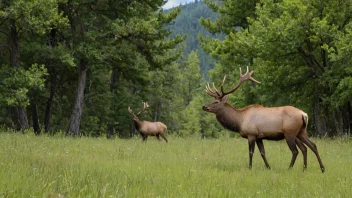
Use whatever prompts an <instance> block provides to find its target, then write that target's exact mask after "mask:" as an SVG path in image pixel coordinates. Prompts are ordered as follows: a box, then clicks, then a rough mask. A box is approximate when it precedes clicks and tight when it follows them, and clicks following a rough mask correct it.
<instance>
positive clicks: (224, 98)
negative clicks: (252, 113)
mask: <svg viewBox="0 0 352 198" xmlns="http://www.w3.org/2000/svg"><path fill="white" fill-rule="evenodd" d="M228 100H229V95H226V96H224V97H223V98H222V99H221V102H222V103H227V101H228Z"/></svg>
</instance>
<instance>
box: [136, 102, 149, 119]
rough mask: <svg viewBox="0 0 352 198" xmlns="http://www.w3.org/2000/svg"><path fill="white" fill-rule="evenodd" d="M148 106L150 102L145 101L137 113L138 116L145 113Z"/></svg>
mask: <svg viewBox="0 0 352 198" xmlns="http://www.w3.org/2000/svg"><path fill="white" fill-rule="evenodd" d="M148 107H149V105H148V103H147V102H143V108H142V109H141V110H140V111H139V112H138V113H137V116H139V115H140V114H141V113H143V112H144V111H145V110H146V109H147V108H148Z"/></svg>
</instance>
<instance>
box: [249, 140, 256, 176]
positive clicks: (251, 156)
mask: <svg viewBox="0 0 352 198" xmlns="http://www.w3.org/2000/svg"><path fill="white" fill-rule="evenodd" d="M255 139H256V138H255V136H248V148H249V169H251V168H252V158H253V154H254V148H255Z"/></svg>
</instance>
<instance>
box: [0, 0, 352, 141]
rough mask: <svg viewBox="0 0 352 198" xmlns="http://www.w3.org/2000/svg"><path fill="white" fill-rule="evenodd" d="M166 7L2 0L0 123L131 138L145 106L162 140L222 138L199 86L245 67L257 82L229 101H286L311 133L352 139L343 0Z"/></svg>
mask: <svg viewBox="0 0 352 198" xmlns="http://www.w3.org/2000/svg"><path fill="white" fill-rule="evenodd" d="M164 3H165V2H164V1H162V0H147V1H137V0H129V1H110V0H109V1H100V0H95V1H86V0H45V1H44V0H32V1H26V0H4V1H1V2H0V7H1V11H0V28H1V29H0V53H1V57H0V65H1V68H0V124H1V125H2V126H4V127H6V128H10V129H13V130H14V131H27V130H33V132H34V133H36V134H41V133H49V134H57V133H63V134H69V135H75V136H78V135H86V136H107V137H113V136H119V137H131V136H132V135H133V134H134V133H135V130H134V126H133V122H132V117H131V115H130V114H129V113H128V111H127V108H128V107H129V106H130V107H131V108H132V109H133V110H134V111H138V110H139V109H141V108H142V107H143V103H142V102H143V101H147V102H148V104H149V105H150V107H149V109H148V111H146V112H145V113H144V114H143V115H142V119H146V120H150V121H161V122H163V123H165V124H166V125H167V126H168V133H172V134H176V135H180V136H185V137H186V136H189V135H202V136H203V137H218V136H219V135H221V134H223V133H222V131H224V129H223V128H222V127H221V126H220V125H219V124H218V123H217V121H216V119H215V117H214V116H213V115H211V114H208V113H205V112H203V111H202V109H201V107H202V106H203V105H204V104H206V103H208V102H210V101H211V100H212V98H211V97H209V96H208V95H206V93H205V91H204V87H205V84H206V82H207V81H210V82H215V84H216V85H219V84H220V82H221V80H222V78H223V76H224V75H227V76H228V79H227V81H226V84H225V85H224V87H225V89H226V88H227V89H230V88H231V86H234V85H235V83H236V82H237V80H238V78H239V71H238V68H239V67H242V68H244V67H247V66H249V67H250V69H251V70H254V71H255V78H256V79H257V80H259V81H261V84H259V85H256V86H254V85H251V84H250V83H246V84H244V85H242V87H241V89H239V90H238V91H237V92H236V93H235V94H232V95H231V97H230V100H231V101H230V103H231V104H233V105H234V106H236V107H238V108H241V107H244V106H246V105H249V104H253V103H257V104H261V105H264V106H278V105H293V106H296V107H298V108H300V109H302V110H304V111H305V112H307V113H308V115H310V126H309V128H310V130H309V133H310V134H314V135H319V136H324V135H330V136H334V135H340V134H350V130H351V127H352V116H351V113H352V108H351V97H352V75H351V74H352V66H351V56H350V54H351V51H352V45H350V43H351V40H352V22H351V18H352V3H351V2H350V1H341V2H340V1H334V0H327V1H321V0H311V1H303V0H290V1H288V0H284V1H274V2H273V1H269V0H261V1H259V0H256V1H255V0H249V1H242V0H223V1H216V0H213V1H211V0H206V1H196V2H195V3H192V4H187V5H185V6H184V7H183V8H182V7H177V8H174V9H171V10H168V11H164V10H162V9H161V6H162V5H163V4H164ZM191 8H192V9H191ZM209 8H210V9H211V10H212V11H210V10H209ZM178 17H180V19H178ZM182 21H184V23H182ZM190 22H191V23H190ZM199 24H200V25H201V26H200V25H199ZM173 27H174V28H173ZM176 27H177V28H178V29H176ZM199 27H201V28H203V29H198V28H199ZM205 30H206V31H205ZM187 39H188V40H187ZM192 43H193V44H192ZM197 45H200V46H201V48H197V47H194V46H197ZM205 54H208V55H210V56H211V57H212V58H210V57H208V56H206V55H205ZM214 64H215V67H214ZM213 67H214V69H213ZM209 69H211V70H210V71H209V73H207V72H208V70H209ZM207 74H208V75H207Z"/></svg>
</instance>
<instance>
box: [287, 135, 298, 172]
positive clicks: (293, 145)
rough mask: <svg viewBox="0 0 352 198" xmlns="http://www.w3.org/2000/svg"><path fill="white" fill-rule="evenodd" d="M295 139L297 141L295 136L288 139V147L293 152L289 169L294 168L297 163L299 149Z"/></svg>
mask: <svg viewBox="0 0 352 198" xmlns="http://www.w3.org/2000/svg"><path fill="white" fill-rule="evenodd" d="M295 139H296V137H294V136H291V137H286V142H287V145H288V147H289V148H290V150H291V152H292V158H291V163H290V167H289V168H292V167H293V165H294V164H295V162H296V158H297V155H298V150H297V147H296V141H295Z"/></svg>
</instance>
